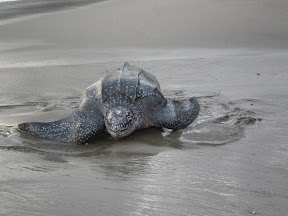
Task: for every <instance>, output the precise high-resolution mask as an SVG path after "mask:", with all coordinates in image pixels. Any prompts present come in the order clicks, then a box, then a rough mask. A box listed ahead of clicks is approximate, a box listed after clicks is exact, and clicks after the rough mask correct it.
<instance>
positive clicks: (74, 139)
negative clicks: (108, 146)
mask: <svg viewBox="0 0 288 216" xmlns="http://www.w3.org/2000/svg"><path fill="white" fill-rule="evenodd" d="M18 128H19V130H20V131H21V132H25V133H28V134H31V135H33V136H36V137H41V138H45V139H49V140H53V141H57V142H71V143H85V142H87V141H88V140H89V139H91V138H92V137H94V136H95V135H96V134H98V133H100V132H102V131H103V130H104V128H105V123H104V120H103V116H102V115H99V114H94V115H86V114H85V113H84V112H80V111H76V112H75V113H74V114H72V115H70V116H68V117H66V118H64V119H61V120H58V121H54V122H29V123H22V124H19V125H18Z"/></svg>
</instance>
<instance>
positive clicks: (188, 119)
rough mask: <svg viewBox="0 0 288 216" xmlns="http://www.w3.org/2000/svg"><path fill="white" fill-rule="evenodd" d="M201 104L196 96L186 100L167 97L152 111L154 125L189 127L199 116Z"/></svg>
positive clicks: (177, 127) (172, 127) (175, 127)
mask: <svg viewBox="0 0 288 216" xmlns="http://www.w3.org/2000/svg"><path fill="white" fill-rule="evenodd" d="M199 111H200V105H199V103H198V102H197V100H196V98H195V97H192V98H190V99H187V100H185V101H178V100H171V99H165V103H163V104H161V105H159V106H158V107H155V109H154V112H152V117H151V123H152V126H157V127H164V128H169V129H172V130H178V129H182V128H185V127H187V126H188V125H189V124H191V123H192V122H193V121H194V119H195V118H196V117H197V116H198V113H199Z"/></svg>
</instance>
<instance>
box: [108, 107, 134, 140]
mask: <svg viewBox="0 0 288 216" xmlns="http://www.w3.org/2000/svg"><path fill="white" fill-rule="evenodd" d="M136 123H137V117H136V115H135V114H134V113H133V111H132V110H131V109H129V108H127V107H123V106H117V107H114V108H112V109H110V110H109V111H108V112H107V113H106V115H105V125H106V128H107V131H108V132H109V134H111V136H112V137H113V138H116V139H119V138H122V137H125V136H128V135H129V134H131V133H132V132H133V131H134V130H135V129H136Z"/></svg>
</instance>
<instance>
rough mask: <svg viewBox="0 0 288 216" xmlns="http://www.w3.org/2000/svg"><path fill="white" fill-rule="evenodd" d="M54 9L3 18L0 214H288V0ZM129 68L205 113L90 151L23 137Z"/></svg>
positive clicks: (96, 143)
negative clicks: (23, 128)
mask: <svg viewBox="0 0 288 216" xmlns="http://www.w3.org/2000/svg"><path fill="white" fill-rule="evenodd" d="M76 5H77V4H76ZM43 7H44V8H42V9H41V13H35V11H33V12H31V13H23V16H21V14H17V16H12V17H13V19H10V18H9V17H6V18H5V17H4V18H3V19H0V83H1V85H0V163H1V166H0V173H1V174H0V215H1V216H2V215H3V216H4V215H5V216H6V215H7V216H8V215H9V216H11V215H15V216H16V215H29V216H36V215H37V216H39V215H41V216H42V215H43V216H48V215H67V216H68V215H69V216H71V215H75V216H76V215H86V216H89V215H91V216H92V215H163V216H164V215H165V216H166V215H177V216H178V215H183V216H184V215H185V216H186V215H211V216H214V215H255V214H256V215H279V216H282V215H286V214H287V212H288V206H287V202H288V145H287V139H288V131H287V122H288V115H287V106H288V86H287V81H288V28H287V25H288V24H287V23H288V15H287V9H288V2H287V1H284V0H275V1H273V2H271V1H268V0H263V1H261V2H260V1H248V0H244V1H240V0H233V1H226V0H221V1H217V3H216V2H215V1H212V0H205V1H200V0H179V1H172V0H145V1H140V0H121V1H120V0H111V1H101V2H100V3H96V4H90V5H86V6H82V7H78V8H73V9H71V8H70V9H69V10H68V9H66V10H61V11H60V10H57V11H54V12H51V10H50V9H49V8H46V9H45V7H47V6H43ZM0 10H1V9H0ZM43 11H46V12H45V13H43ZM125 61H128V62H129V63H130V64H132V65H136V66H138V67H141V68H143V69H144V70H145V71H147V72H150V73H152V74H154V75H155V77H156V78H157V79H158V81H159V83H160V86H161V89H162V92H163V94H164V95H165V97H169V98H179V99H186V98H189V97H191V96H196V97H197V99H198V101H199V103H200V105H201V112H200V114H199V117H198V118H197V119H196V120H195V121H194V122H193V123H192V124H191V125H189V126H188V127H187V128H185V129H183V130H179V131H176V132H170V131H167V130H163V129H160V128H150V129H146V130H141V131H136V132H135V133H133V134H132V135H130V136H129V137H127V138H125V139H122V140H117V141H116V140H113V139H111V138H110V137H109V136H108V135H107V136H106V135H103V136H101V137H98V138H96V139H95V140H93V141H91V142H89V143H88V144H87V145H75V144H63V143H54V142H50V141H47V140H42V139H37V138H33V137H31V136H28V135H24V134H20V133H19V132H18V131H17V124H18V123H22V122H27V121H53V120H57V119H59V118H63V117H65V116H68V115H69V114H71V113H72V112H73V111H75V109H77V107H78V102H79V99H80V96H81V94H82V93H83V92H84V90H85V88H86V87H88V86H89V85H91V84H93V83H94V82H96V81H97V80H98V79H99V78H101V76H102V74H103V73H104V72H105V71H107V70H111V69H116V68H119V67H122V66H123V64H124V62H125Z"/></svg>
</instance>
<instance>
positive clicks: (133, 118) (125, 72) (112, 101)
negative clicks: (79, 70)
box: [18, 62, 200, 143]
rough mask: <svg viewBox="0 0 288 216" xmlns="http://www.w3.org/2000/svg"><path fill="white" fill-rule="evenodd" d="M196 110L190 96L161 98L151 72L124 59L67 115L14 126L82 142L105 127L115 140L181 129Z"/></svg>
mask: <svg viewBox="0 0 288 216" xmlns="http://www.w3.org/2000/svg"><path fill="white" fill-rule="evenodd" d="M199 110H200V106H199V104H198V102H197V100H196V99H195V98H194V97H192V98H190V99H188V100H185V101H177V100H171V99H166V98H164V96H163V95H162V93H161V91H160V86H159V83H158V81H157V80H156V78H155V77H154V76H153V75H152V74H150V73H147V72H145V71H144V70H142V69H140V68H137V67H134V66H131V65H129V64H128V63H127V62H126V63H125V64H124V67H123V69H122V70H116V71H108V72H106V73H105V74H104V76H103V78H102V79H101V80H99V81H98V82H96V83H95V84H93V85H91V86H90V87H88V88H87V89H86V91H85V93H84V94H83V96H82V102H81V104H80V107H79V110H78V111H76V112H75V113H74V114H72V115H71V116H69V117H67V118H64V119H61V120H58V121H55V122H47V123H43V122H29V123H22V124H19V125H18V128H19V130H20V131H21V132H25V133H29V134H31V135H34V136H36V137H41V138H46V139H50V140H54V141H57V142H74V143H85V142H87V141H88V140H89V139H91V138H93V137H95V136H96V135H97V134H99V133H100V132H103V131H105V130H106V132H108V133H109V134H110V135H111V136H112V137H114V138H117V139H118V138H122V137H125V136H128V135H129V134H131V133H132V132H133V131H134V130H138V129H141V128H147V127H151V126H155V127H164V128H169V129H172V130H177V129H181V128H185V127H187V126H188V125H189V124H190V123H192V121H193V120H194V119H195V118H196V117H197V115H198V113H199Z"/></svg>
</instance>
